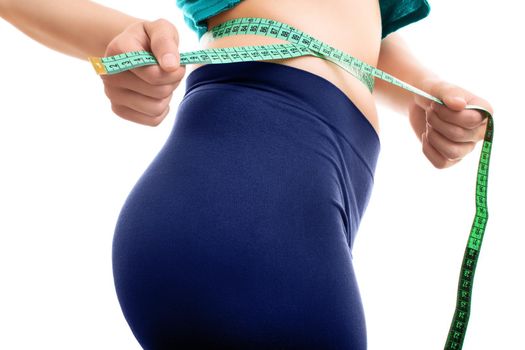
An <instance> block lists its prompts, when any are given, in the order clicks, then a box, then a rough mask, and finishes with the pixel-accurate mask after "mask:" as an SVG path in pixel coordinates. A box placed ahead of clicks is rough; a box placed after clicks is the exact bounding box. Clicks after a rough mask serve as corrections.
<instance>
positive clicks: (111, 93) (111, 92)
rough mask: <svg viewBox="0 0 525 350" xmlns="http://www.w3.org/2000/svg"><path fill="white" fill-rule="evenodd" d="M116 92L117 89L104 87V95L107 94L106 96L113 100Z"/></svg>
mask: <svg viewBox="0 0 525 350" xmlns="http://www.w3.org/2000/svg"><path fill="white" fill-rule="evenodd" d="M114 91H115V89H114V88H112V87H111V86H109V85H106V84H105V85H104V93H105V94H106V96H107V97H108V98H109V99H110V100H111V99H112V98H113V96H114Z"/></svg>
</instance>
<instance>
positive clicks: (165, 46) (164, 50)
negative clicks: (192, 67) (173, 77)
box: [144, 19, 180, 72]
mask: <svg viewBox="0 0 525 350" xmlns="http://www.w3.org/2000/svg"><path fill="white" fill-rule="evenodd" d="M144 29H145V30H146V33H147V34H148V36H149V38H150V47H151V51H152V52H153V55H154V56H155V57H156V58H157V61H158V62H159V64H160V67H161V68H162V69H163V70H164V71H167V72H173V71H175V70H177V69H178V68H179V67H180V55H179V47H178V46H179V33H178V31H177V28H175V26H174V25H173V24H172V23H171V22H169V21H167V20H165V19H158V20H156V21H153V22H147V23H145V24H144Z"/></svg>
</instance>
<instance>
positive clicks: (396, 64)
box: [0, 0, 493, 169]
mask: <svg viewBox="0 0 525 350" xmlns="http://www.w3.org/2000/svg"><path fill="white" fill-rule="evenodd" d="M379 1H380V0H377V1H369V0H323V1H320V0H304V1H301V2H300V5H298V3H299V2H297V1H294V0H243V1H242V2H241V3H239V4H238V5H237V6H235V7H233V8H231V9H229V10H227V11H224V12H222V13H219V14H217V15H215V16H213V17H211V18H209V21H208V29H209V28H211V27H213V26H214V25H217V24H220V23H222V22H224V21H226V20H229V19H232V18H238V17H246V16H247V17H266V18H271V19H275V20H278V21H281V22H284V23H287V24H290V25H292V26H294V27H296V28H298V29H300V30H302V31H304V32H306V33H309V34H311V35H312V36H314V37H316V38H318V39H320V40H321V41H323V42H326V43H328V44H329V45H331V46H333V47H336V48H338V49H340V50H342V51H344V52H347V53H348V54H350V55H352V56H354V57H356V58H358V59H360V60H361V61H364V62H366V63H368V64H369V65H371V66H374V67H377V68H379V69H380V70H383V71H385V72H388V73H390V74H392V75H393V76H395V77H396V78H398V79H400V80H402V81H404V82H407V83H408V84H410V85H412V86H415V87H417V88H420V89H421V90H423V91H426V92H428V93H429V94H431V95H433V96H435V97H437V98H439V99H440V100H442V101H443V103H444V104H445V105H444V106H442V105H439V104H437V103H435V102H432V103H431V101H430V100H429V99H426V98H423V97H421V96H419V95H416V94H413V93H410V92H408V91H406V90H405V89H402V88H400V87H398V86H395V85H393V84H389V83H387V82H385V81H383V80H381V79H376V81H375V88H374V91H373V93H370V92H369V91H368V88H367V87H366V86H365V85H364V84H363V83H362V82H361V81H359V80H358V79H357V78H355V77H353V76H352V75H350V74H349V73H348V72H346V71H345V70H343V69H342V68H340V67H339V66H337V65H335V64H333V63H331V62H328V61H326V60H323V59H320V58H317V57H312V56H304V57H298V58H292V59H285V60H271V62H273V63H276V64H285V65H288V66H292V67H295V68H298V69H303V70H306V71H309V72H311V73H313V74H317V75H319V76H320V77H322V78H325V79H326V80H328V81H330V82H331V83H333V84H334V85H335V86H336V87H338V88H339V89H340V90H341V91H342V92H343V93H344V94H345V95H346V96H347V97H348V98H349V99H350V100H351V101H352V102H353V103H354V104H355V105H356V107H357V108H359V110H360V111H361V112H362V113H363V115H364V116H365V117H366V118H367V119H368V120H369V121H370V124H371V125H372V126H373V127H374V128H375V130H376V131H379V123H378V118H377V110H376V102H378V103H380V104H382V105H384V106H386V107H388V108H389V109H391V110H394V111H396V112H398V113H400V114H403V115H406V116H408V119H409V121H410V124H411V126H412V128H413V130H414V132H415V134H416V136H417V137H418V139H419V140H420V141H421V147H422V152H423V154H424V155H425V156H426V157H427V158H428V159H429V161H430V162H431V163H432V165H434V166H435V167H436V168H440V169H442V168H447V167H450V166H452V165H454V164H456V163H457V162H459V161H461V159H462V158H463V157H465V156H466V155H467V154H468V153H470V152H471V151H472V150H473V149H474V147H475V145H476V143H477V142H479V141H480V140H481V139H482V138H483V134H484V131H485V128H486V121H487V120H486V119H483V118H482V115H481V113H480V112H478V111H475V110H467V109H465V108H464V107H465V105H466V104H473V105H479V106H482V107H484V108H486V109H487V110H489V111H490V112H491V113H493V110H492V106H491V105H490V104H489V103H488V102H487V101H486V100H485V99H483V98H481V97H479V96H477V95H475V94H474V93H472V92H470V91H468V90H466V89H463V88H461V87H460V86H458V85H455V84H453V83H450V82H448V81H445V80H442V79H440V78H439V76H438V75H437V74H436V73H434V72H432V71H431V70H430V69H428V68H426V67H425V66H424V65H423V64H421V62H419V61H418V60H417V58H416V57H415V56H414V55H412V53H411V51H410V50H409V47H408V45H407V44H406V43H405V41H404V40H403V38H402V37H401V35H400V34H399V33H398V32H394V33H391V34H389V35H388V36H387V37H386V38H384V39H383V40H381V15H380V7H379ZM0 17H2V18H3V19H5V20H7V21H8V22H10V23H11V24H13V25H14V26H16V27H17V28H19V29H20V30H21V31H23V32H24V33H26V34H27V35H28V36H30V37H32V38H33V39H35V40H37V41H39V42H40V43H42V44H44V45H46V46H48V47H50V48H52V49H55V50H57V51H60V52H63V53H65V54H68V55H71V56H74V57H78V58H81V59H84V60H86V59H87V57H88V56H111V55H115V54H118V53H122V52H127V51H137V50H146V51H152V52H153V54H154V55H155V57H157V58H158V59H159V63H160V65H153V66H147V67H139V68H136V69H132V70H129V71H126V72H123V73H121V74H115V75H107V76H101V78H102V82H103V84H104V92H105V93H106V95H107V97H108V98H109V100H110V102H111V109H112V110H113V112H114V113H115V114H116V115H118V116H119V117H121V118H124V119H126V120H129V121H132V122H135V123H140V124H144V125H149V126H157V125H159V124H160V123H161V122H162V120H164V118H165V117H166V116H167V115H168V112H169V109H170V101H171V97H172V95H173V91H174V90H175V89H176V88H177V87H178V86H179V84H180V82H181V80H182V79H183V77H184V76H185V74H186V66H181V65H180V64H179V59H180V56H179V51H178V46H179V33H178V30H177V28H176V27H175V26H174V25H173V24H172V23H170V22H169V21H166V20H164V19H158V20H156V21H148V20H143V19H140V18H136V17H132V16H128V15H126V14H125V13H122V12H119V11H117V10H114V9H111V8H108V7H105V6H102V5H100V4H97V3H95V2H92V1H87V0H54V1H45V0H24V1H19V0H0ZM86 33H89V34H90V35H87V36H86ZM271 43H285V42H284V41H281V40H279V39H274V38H268V37H263V36H256V35H240V36H232V37H226V38H221V39H218V40H215V41H213V42H212V43H205V42H201V46H202V47H201V48H209V47H225V46H247V45H248V46H249V45H265V44H271ZM440 50H446V47H443V48H442V49H440ZM198 67H199V65H189V66H188V71H190V70H194V69H196V68H198Z"/></svg>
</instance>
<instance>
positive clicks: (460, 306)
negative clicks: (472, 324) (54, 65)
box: [89, 17, 494, 350]
mask: <svg viewBox="0 0 525 350" xmlns="http://www.w3.org/2000/svg"><path fill="white" fill-rule="evenodd" d="M240 34H255V35H263V36H269V37H273V38H278V39H283V40H286V41H288V42H289V44H273V45H254V46H241V47H229V48H215V49H213V48H212V49H205V50H197V51H191V52H181V53H180V65H187V64H196V63H205V64H206V63H207V64H219V63H234V62H247V61H260V60H274V59H285V58H293V57H300V56H305V55H311V56H316V57H319V58H322V59H325V60H328V61H330V62H333V63H334V64H337V65H338V66H340V67H341V68H343V69H344V70H346V71H347V72H349V73H350V74H352V75H353V76H354V77H356V78H357V79H359V80H360V81H361V82H362V83H363V84H365V86H367V88H368V89H369V91H370V92H372V91H373V88H374V77H376V78H379V79H382V80H385V81H387V82H389V83H391V84H394V85H397V86H399V87H401V88H403V89H405V90H408V91H410V92H412V93H415V94H418V95H420V96H423V97H425V98H428V99H430V100H432V101H435V102H437V103H440V104H442V105H443V104H444V103H443V101H441V100H440V99H438V98H436V97H434V96H432V95H430V94H428V93H426V92H425V91H422V90H420V89H418V88H416V87H414V86H412V85H409V84H407V83H405V82H403V81H401V80H399V79H397V78H395V77H393V76H392V75H390V74H388V73H386V72H383V71H381V70H379V69H377V68H375V67H373V66H370V65H368V64H366V63H365V62H362V61H360V60H358V59H357V58H355V57H353V56H351V55H349V54H347V53H345V52H343V51H341V50H338V49H336V48H334V47H331V46H329V45H327V44H325V43H323V42H322V41H320V40H318V39H316V38H314V37H312V36H311V35H308V34H306V33H304V32H302V31H300V30H299V29H297V28H295V27H292V26H290V25H288V24H285V23H281V22H278V21H275V20H270V19H266V18H256V17H243V18H237V19H233V20H230V21H227V22H224V23H221V24H219V25H217V26H215V27H213V28H212V29H211V31H208V32H206V34H205V35H206V38H205V39H207V40H213V39H215V38H221V37H226V36H230V35H240ZM89 60H90V62H91V63H92V65H93V67H94V68H95V71H96V72H97V74H116V73H119V72H123V71H126V70H129V69H133V68H137V67H141V66H146V65H151V64H158V61H157V59H156V58H155V56H153V54H151V53H150V52H147V51H134V52H126V53H122V54H119V55H115V56H110V57H89ZM465 109H474V110H477V111H479V112H480V113H481V114H482V115H483V117H484V118H488V121H487V127H486V130H485V137H484V139H483V145H482V149H481V155H480V159H479V163H478V173H477V180H476V214H475V217H474V222H473V224H472V227H471V230H470V235H469V238H468V242H467V247H466V249H465V253H464V256H463V262H462V265H461V271H460V277H459V283H458V288H457V298H456V308H455V312H454V316H453V319H452V324H451V326H450V329H449V332H448V336H447V340H446V343H445V350H460V349H462V347H463V341H464V339H465V334H466V330H467V325H468V320H469V316H470V305H471V300H472V288H473V280H474V273H475V270H476V265H477V262H478V257H479V253H480V249H481V244H482V242H483V236H484V234H485V227H486V225H487V220H488V209H487V184H488V173H489V162H490V153H491V149H492V139H493V133H494V121H493V118H492V115H491V113H490V112H489V111H488V110H486V109H485V108H483V107H481V106H477V105H466V106H465Z"/></svg>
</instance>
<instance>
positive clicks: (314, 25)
mask: <svg viewBox="0 0 525 350" xmlns="http://www.w3.org/2000/svg"><path fill="white" fill-rule="evenodd" d="M335 9H337V11H336V10H335ZM355 9H359V11H356V10H355ZM239 17H263V18H268V19H274V20H277V21H280V22H283V23H286V24H289V25H291V26H294V27H296V28H298V29H299V30H302V31H303V32H305V33H308V34H310V35H312V36H313V37H315V38H317V39H319V40H321V41H323V42H325V43H327V44H328V45H331V46H333V47H335V48H338V49H340V50H342V51H344V52H346V53H348V54H350V55H352V56H354V57H356V58H358V59H360V60H362V61H364V62H366V63H368V64H370V65H372V66H376V65H377V61H378V58H379V50H380V47H381V14H380V10H379V2H378V1H368V0H330V1H318V0H304V1H301V5H300V6H298V4H297V1H295V0H243V1H241V2H240V3H239V4H238V5H236V6H235V7H233V8H231V9H229V10H227V11H224V12H221V13H219V14H217V15H215V16H213V17H211V18H209V19H208V22H207V24H208V29H211V28H213V27H214V26H216V25H218V24H220V23H223V22H226V21H228V20H230V19H234V18H239ZM334 33H338V34H337V35H334ZM283 43H288V42H287V41H285V40H281V39H276V38H270V37H263V36H260V35H234V36H229V37H224V38H219V39H215V40H214V41H212V42H205V40H201V48H202V49H206V48H220V47H231V46H248V45H267V44H283ZM269 62H272V63H278V64H283V65H287V66H291V67H295V68H299V69H303V70H306V71H308V72H311V73H314V74H316V75H319V76H321V77H323V78H325V79H326V80H328V81H330V82H331V83H332V84H334V85H335V86H337V87H338V88H339V89H340V90H341V91H343V92H344V94H345V95H346V96H347V97H348V98H349V99H350V100H351V101H352V102H353V103H354V104H355V105H356V107H357V108H359V110H360V111H361V112H363V114H364V115H365V117H366V118H367V119H368V120H369V122H370V123H371V124H372V126H373V127H374V129H375V130H376V131H377V132H379V121H378V117H377V110H376V103H375V101H374V96H373V95H372V93H370V91H369V90H368V88H367V87H366V86H365V85H364V84H363V83H362V82H361V81H360V80H359V79H357V78H355V77H354V76H352V75H351V74H349V73H348V72H347V71H345V70H343V69H342V68H340V67H339V66H337V65H335V64H334V63H331V62H328V61H326V60H323V59H320V58H317V57H313V56H302V57H296V58H288V59H281V60H271V61H269ZM202 65H203V64H195V65H191V67H190V66H188V71H187V72H188V73H189V72H190V71H193V70H194V69H196V68H198V67H200V66H202Z"/></svg>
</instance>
